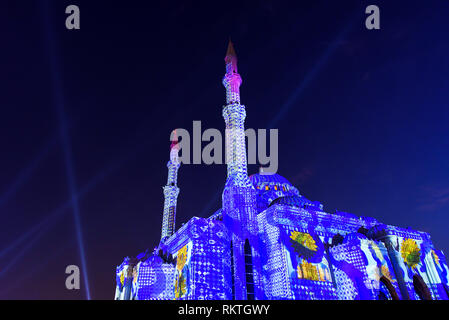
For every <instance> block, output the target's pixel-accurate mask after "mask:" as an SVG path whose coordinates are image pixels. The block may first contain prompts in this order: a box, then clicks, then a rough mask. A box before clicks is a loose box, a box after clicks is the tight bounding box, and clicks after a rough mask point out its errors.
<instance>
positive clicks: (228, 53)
mask: <svg viewBox="0 0 449 320" xmlns="http://www.w3.org/2000/svg"><path fill="white" fill-rule="evenodd" d="M227 57H236V58H237V54H236V53H235V49H234V45H233V43H232V41H231V37H229V42H228V50H227V51H226V58H227Z"/></svg>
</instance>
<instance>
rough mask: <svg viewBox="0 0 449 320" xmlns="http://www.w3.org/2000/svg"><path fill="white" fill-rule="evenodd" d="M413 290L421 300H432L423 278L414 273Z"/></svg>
mask: <svg viewBox="0 0 449 320" xmlns="http://www.w3.org/2000/svg"><path fill="white" fill-rule="evenodd" d="M413 289H415V292H416V293H417V294H418V296H419V298H420V299H421V300H432V295H431V294H430V290H429V288H428V287H427V285H426V283H425V282H424V280H423V278H422V277H421V276H420V275H419V274H416V273H415V274H414V275H413Z"/></svg>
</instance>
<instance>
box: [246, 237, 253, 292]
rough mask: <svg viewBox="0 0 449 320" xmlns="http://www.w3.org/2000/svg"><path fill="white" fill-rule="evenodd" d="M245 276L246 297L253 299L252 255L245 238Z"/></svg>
mask: <svg viewBox="0 0 449 320" xmlns="http://www.w3.org/2000/svg"><path fill="white" fill-rule="evenodd" d="M245 276H246V298H247V299H248V300H254V275H253V255H252V253H251V246H250V245H249V241H248V239H246V240H245Z"/></svg>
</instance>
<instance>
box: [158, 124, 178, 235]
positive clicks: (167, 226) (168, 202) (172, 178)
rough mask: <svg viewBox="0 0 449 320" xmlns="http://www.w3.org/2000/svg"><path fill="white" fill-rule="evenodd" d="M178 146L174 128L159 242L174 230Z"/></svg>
mask: <svg viewBox="0 0 449 320" xmlns="http://www.w3.org/2000/svg"><path fill="white" fill-rule="evenodd" d="M178 152H179V146H178V137H177V135H176V130H175V131H173V135H172V144H171V146H170V161H168V163H167V168H168V179H167V185H166V186H164V187H163V189H164V198H165V201H164V217H163V220H162V236H161V243H164V242H165V241H166V240H167V239H168V238H169V237H171V236H172V235H173V233H174V232H175V219H176V203H177V200H178V195H179V188H178V186H177V178H178V169H179V167H180V166H181V163H180V161H179V157H178Z"/></svg>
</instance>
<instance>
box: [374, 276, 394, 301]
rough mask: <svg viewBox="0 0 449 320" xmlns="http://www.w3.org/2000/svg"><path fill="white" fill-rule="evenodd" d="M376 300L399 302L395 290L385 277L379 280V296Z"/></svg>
mask: <svg viewBox="0 0 449 320" xmlns="http://www.w3.org/2000/svg"><path fill="white" fill-rule="evenodd" d="M377 299H378V300H399V296H398V293H397V292H396V289H395V288H394V287H393V285H392V284H391V282H390V280H388V278H387V277H385V276H382V277H380V279H379V295H378V297H377Z"/></svg>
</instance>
